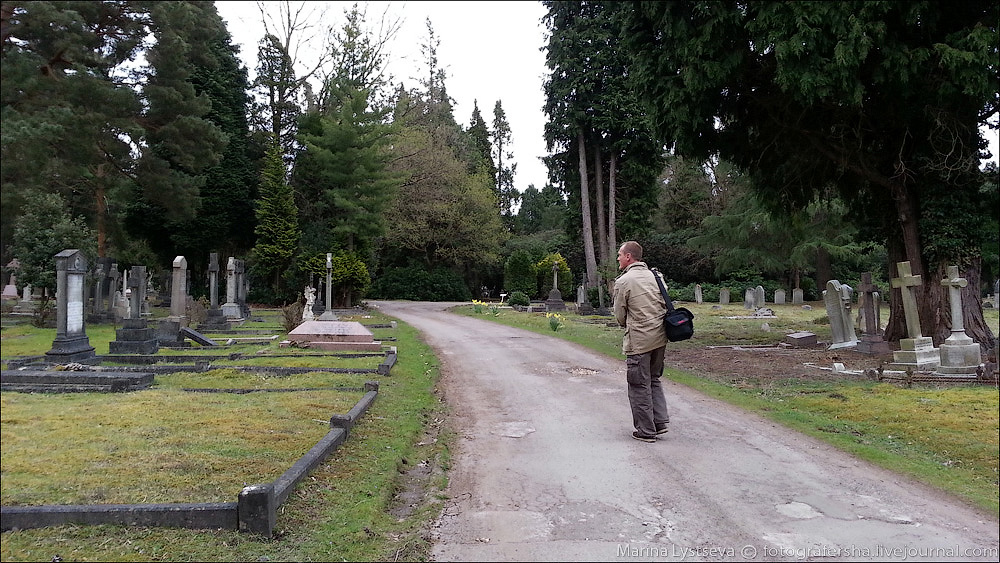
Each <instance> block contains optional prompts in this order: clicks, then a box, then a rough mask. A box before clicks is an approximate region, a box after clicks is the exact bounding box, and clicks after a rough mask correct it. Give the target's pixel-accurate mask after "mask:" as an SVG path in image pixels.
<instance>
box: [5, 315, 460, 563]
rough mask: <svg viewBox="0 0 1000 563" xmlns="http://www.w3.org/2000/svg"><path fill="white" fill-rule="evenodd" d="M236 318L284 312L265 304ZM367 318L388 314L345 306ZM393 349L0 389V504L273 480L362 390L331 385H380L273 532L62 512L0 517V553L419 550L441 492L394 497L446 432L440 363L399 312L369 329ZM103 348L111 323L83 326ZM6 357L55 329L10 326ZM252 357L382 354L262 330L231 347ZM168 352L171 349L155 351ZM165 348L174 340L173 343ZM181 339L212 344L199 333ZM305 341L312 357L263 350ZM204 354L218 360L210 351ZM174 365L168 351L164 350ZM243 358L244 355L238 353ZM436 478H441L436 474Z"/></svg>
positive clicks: (313, 554) (204, 495)
mask: <svg viewBox="0 0 1000 563" xmlns="http://www.w3.org/2000/svg"><path fill="white" fill-rule="evenodd" d="M255 315H259V317H263V318H264V322H253V323H249V322H248V323H246V324H245V326H244V327H243V328H250V329H267V328H270V329H274V330H279V331H280V330H283V329H281V328H280V326H281V323H280V315H279V314H278V313H277V312H275V311H262V312H260V313H258V312H256V311H255ZM344 320H358V321H359V322H362V323H363V324H373V323H388V322H389V321H390V320H391V319H388V318H386V317H383V316H380V315H378V314H377V313H372V315H371V316H370V317H368V318H361V317H359V318H344ZM373 332H374V333H375V337H376V339H378V338H379V337H380V336H381V337H386V338H387V337H393V338H396V340H395V341H394V342H393V345H396V346H398V347H399V348H400V349H401V350H405V353H401V354H400V355H399V358H398V362H397V363H396V365H395V366H394V367H393V369H392V373H391V375H390V376H387V377H384V376H377V375H376V374H367V373H366V374H341V373H323V372H310V373H305V374H294V375H289V376H274V375H268V374H267V373H245V372H240V371H236V370H233V369H226V367H227V366H229V365H236V364H239V363H240V362H231V361H225V362H220V363H221V364H223V365H222V366H221V367H219V368H218V369H212V370H210V371H207V372H200V373H192V372H177V373H174V374H168V375H157V377H156V383H155V385H154V386H153V388H151V389H149V390H147V391H139V392H134V393H127V394H115V395H109V394H99V393H80V394H23V393H8V392H4V393H2V395H0V399H2V401H3V402H2V413H0V415H2V425H0V430H2V432H3V436H2V442H3V448H2V471H3V479H2V502H3V504H5V505H6V504H49V503H52V504H62V503H83V502H94V503H131V502H136V503H153V502H234V501H236V498H237V495H238V494H239V491H240V489H241V488H242V487H243V485H244V484H253V483H262V482H267V481H270V480H273V479H274V478H275V477H277V476H278V475H280V474H281V473H282V472H283V471H284V470H286V469H287V468H288V467H290V466H291V464H292V463H294V461H295V460H296V459H298V457H299V456H300V455H301V454H302V453H304V452H306V451H308V449H309V448H311V447H312V446H313V445H315V443H316V441H317V440H318V439H319V438H320V437H321V436H322V435H323V434H325V433H326V431H327V430H328V428H329V426H328V421H329V418H330V416H331V415H332V414H343V413H346V412H347V411H348V410H349V409H350V408H351V407H352V406H353V405H354V404H355V403H356V402H357V400H358V399H360V398H361V396H362V395H363V393H362V392H360V391H353V390H349V391H343V390H337V389H336V388H342V387H347V388H351V387H355V388H356V387H360V386H362V385H363V384H364V381H366V380H371V379H374V380H377V381H378V382H379V385H380V389H379V396H378V398H377V399H376V400H375V402H374V403H373V404H372V406H371V408H370V409H369V411H368V412H367V413H366V415H365V416H364V417H363V418H362V420H361V421H360V422H359V424H357V425H356V426H355V427H354V428H353V429H352V431H351V435H350V437H349V438H348V440H347V441H346V442H345V443H344V444H343V445H341V446H340V448H338V449H337V450H336V451H335V452H334V453H333V454H332V455H331V456H330V458H328V459H327V461H326V462H325V463H323V464H322V465H320V467H319V468H317V470H315V471H314V472H313V473H312V474H311V475H310V476H309V477H308V478H306V479H305V480H304V481H303V482H302V483H300V484H299V485H298V486H297V487H296V489H295V491H294V492H293V493H292V494H291V495H290V496H289V499H288V501H287V502H286V503H285V504H284V505H282V507H281V508H280V509H279V515H278V523H277V528H276V530H275V538H274V539H271V540H265V539H261V538H259V537H256V536H252V535H247V534H241V533H238V532H236V531H229V530H218V531H214V530H185V529H174V528H142V527H137V528H128V527H121V526H75V525H70V526H59V527H53V528H43V529H35V530H23V531H13V532H4V533H3V534H2V536H0V560H3V561H39V560H45V561H49V560H52V559H53V558H55V557H57V556H58V557H59V558H61V559H63V560H66V561H71V560H72V561H341V560H348V561H379V560H389V559H402V560H411V561H412V560H421V559H426V558H427V553H428V549H429V543H428V540H427V538H426V537H425V535H424V526H425V524H426V523H427V522H428V521H429V520H430V519H432V518H433V517H435V516H436V515H437V513H438V511H439V510H440V502H441V501H440V499H439V498H438V497H436V496H433V493H432V494H431V497H430V502H429V503H428V504H426V505H424V506H422V507H418V508H417V509H416V510H415V511H407V510H402V509H400V508H399V507H395V506H394V504H393V500H392V499H393V497H394V493H395V491H396V490H397V487H399V486H401V476H402V475H403V471H404V470H405V469H406V468H409V467H422V466H427V467H444V468H446V467H447V463H448V457H447V448H446V444H447V436H439V437H428V434H427V432H428V430H431V431H436V430H437V429H438V428H439V427H440V422H441V421H442V420H443V419H444V417H445V411H444V406H443V404H442V403H441V401H440V400H439V398H438V396H437V395H436V394H435V392H434V385H435V383H436V381H437V378H438V363H437V360H436V359H435V357H434V355H433V353H432V352H431V350H430V348H429V347H427V346H426V345H425V344H424V343H423V342H422V341H421V339H420V337H419V335H418V333H417V332H416V331H415V330H413V329H412V328H411V327H409V326H408V325H406V324H405V323H397V328H396V329H374V330H373ZM87 335H88V338H89V339H90V343H91V345H92V346H94V348H95V349H96V350H97V353H98V354H105V353H107V350H108V341H110V340H112V339H113V338H114V330H113V327H110V326H100V325H98V326H88V328H87ZM0 336H2V354H0V355H2V359H4V360H6V359H10V358H12V357H15V356H25V355H38V354H44V353H45V352H46V351H47V350H48V349H49V348H51V346H52V339H53V338H54V337H55V331H54V330H51V329H36V328H33V327H29V326H26V325H18V326H15V327H10V328H7V327H5V328H4V329H3V331H2V333H0ZM224 350H225V352H223V353H225V354H228V353H230V352H233V351H237V350H238V351H240V352H241V353H245V354H247V355H249V356H253V357H254V362H248V363H254V364H256V365H260V364H268V365H285V366H287V365H299V366H303V367H310V366H324V367H339V366H345V367H366V366H367V367H372V368H374V367H376V366H377V365H378V364H379V363H380V362H381V358H380V357H370V358H335V357H332V356H331V355H319V354H315V352H314V351H308V350H296V349H287V348H281V349H279V348H278V347H277V344H276V343H269V344H266V345H239V346H236V347H227V348H225V349H224ZM165 352H166V351H165ZM170 352H173V351H170ZM184 353H186V354H192V355H198V354H214V355H218V354H220V352H219V351H218V350H213V349H212V348H199V347H197V346H195V347H192V348H190V349H188V350H186V351H185V352H184ZM293 353H302V354H306V355H313V357H311V358H309V357H306V358H283V360H286V362H277V363H273V364H272V362H276V361H277V360H279V359H281V358H272V359H270V361H268V360H265V359H264V358H267V356H270V355H284V354H293ZM212 363H213V367H215V366H216V362H215V361H213V362H212ZM160 365H170V364H160ZM243 365H245V364H243ZM185 388H225V389H288V388H299V389H308V390H307V391H297V392H273V393H241V394H220V393H190V392H184V391H182V389H185ZM431 479H432V482H431V484H432V486H433V488H432V490H436V489H441V488H443V487H444V485H445V480H444V476H443V475H441V474H435V475H432V476H431Z"/></svg>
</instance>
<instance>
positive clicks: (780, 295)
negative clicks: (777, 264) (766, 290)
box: [774, 289, 785, 305]
mask: <svg viewBox="0 0 1000 563" xmlns="http://www.w3.org/2000/svg"><path fill="white" fill-rule="evenodd" d="M774 304H775V305H784V304H785V290H784V289H778V290H775V292H774Z"/></svg>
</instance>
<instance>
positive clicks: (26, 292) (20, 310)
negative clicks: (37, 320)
mask: <svg viewBox="0 0 1000 563" xmlns="http://www.w3.org/2000/svg"><path fill="white" fill-rule="evenodd" d="M13 312H14V313H17V314H19V315H30V314H32V313H34V312H35V302H34V300H33V299H32V291H31V286H30V285H26V286H24V287H22V288H21V300H20V301H18V302H17V305H14V310H13Z"/></svg>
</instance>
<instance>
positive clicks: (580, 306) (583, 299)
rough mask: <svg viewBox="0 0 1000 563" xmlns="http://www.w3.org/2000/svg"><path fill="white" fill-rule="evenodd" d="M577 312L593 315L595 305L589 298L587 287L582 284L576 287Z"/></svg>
mask: <svg viewBox="0 0 1000 563" xmlns="http://www.w3.org/2000/svg"><path fill="white" fill-rule="evenodd" d="M576 312H577V313H579V314H581V315H593V314H594V306H593V305H591V304H590V299H587V288H586V287H584V286H583V285H582V284H581V285H579V286H577V288H576Z"/></svg>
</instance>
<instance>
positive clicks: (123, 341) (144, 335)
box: [108, 266, 160, 354]
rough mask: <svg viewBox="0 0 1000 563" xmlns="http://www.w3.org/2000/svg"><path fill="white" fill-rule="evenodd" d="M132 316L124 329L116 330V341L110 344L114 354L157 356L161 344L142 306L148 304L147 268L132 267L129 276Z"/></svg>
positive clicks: (109, 346)
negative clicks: (143, 313)
mask: <svg viewBox="0 0 1000 563" xmlns="http://www.w3.org/2000/svg"><path fill="white" fill-rule="evenodd" d="M128 279H129V289H130V290H131V292H130V294H129V311H130V316H129V318H127V319H124V320H123V321H122V328H119V329H116V330H115V340H114V341H113V342H109V343H108V351H110V352H111V353H112V354H155V353H156V351H157V350H159V349H160V342H159V340H157V338H156V334H155V333H154V331H153V329H152V328H150V327H149V326H148V321H146V319H144V318H142V305H143V303H145V302H146V267H145V266H132V272H131V275H129V278H128Z"/></svg>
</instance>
